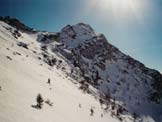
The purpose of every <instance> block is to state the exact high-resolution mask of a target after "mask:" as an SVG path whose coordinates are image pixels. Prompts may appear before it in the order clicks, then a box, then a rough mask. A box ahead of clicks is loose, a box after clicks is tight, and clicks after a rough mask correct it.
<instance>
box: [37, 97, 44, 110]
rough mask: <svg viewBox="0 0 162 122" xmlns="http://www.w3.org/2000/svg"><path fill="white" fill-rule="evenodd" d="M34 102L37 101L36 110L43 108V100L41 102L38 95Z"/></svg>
mask: <svg viewBox="0 0 162 122" xmlns="http://www.w3.org/2000/svg"><path fill="white" fill-rule="evenodd" d="M36 101H37V106H38V108H40V109H41V108H42V106H43V102H44V100H43V98H42V95H41V94H38V95H37V98H36Z"/></svg>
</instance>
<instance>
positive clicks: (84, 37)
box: [60, 23, 97, 48]
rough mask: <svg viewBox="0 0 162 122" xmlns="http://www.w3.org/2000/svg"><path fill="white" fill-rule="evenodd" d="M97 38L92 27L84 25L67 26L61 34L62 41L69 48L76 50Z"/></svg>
mask: <svg viewBox="0 0 162 122" xmlns="http://www.w3.org/2000/svg"><path fill="white" fill-rule="evenodd" d="M96 36H97V34H96V32H95V31H94V30H93V29H92V27H91V26H90V25H88V24H84V23H78V24H76V25H67V26H66V27H64V28H63V29H62V30H61V32H60V40H61V41H62V42H63V43H64V44H65V45H66V46H68V47H69V48H75V47H77V46H79V45H80V44H82V43H84V42H85V41H88V40H90V39H91V38H93V37H96Z"/></svg>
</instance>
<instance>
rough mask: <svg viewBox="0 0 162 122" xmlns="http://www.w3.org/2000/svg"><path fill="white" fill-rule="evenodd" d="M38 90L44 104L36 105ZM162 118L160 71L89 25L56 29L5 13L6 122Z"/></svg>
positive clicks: (0, 70)
mask: <svg viewBox="0 0 162 122" xmlns="http://www.w3.org/2000/svg"><path fill="white" fill-rule="evenodd" d="M48 79H50V83H47V81H48ZM79 89H80V90H79ZM38 93H41V95H42V97H43V99H44V101H45V102H44V103H43V107H42V109H37V108H35V107H34V105H36V101H35V99H36V96H37V94H38ZM48 99H49V100H48ZM47 101H48V102H47ZM49 103H51V104H52V103H53V104H52V106H50V104H49ZM161 118H162V76H161V74H160V73H159V72H158V71H156V70H153V69H149V68H147V67H145V66H144V65H143V64H142V63H140V62H139V61H137V60H135V59H133V58H131V57H130V56H128V55H125V54H123V53H122V52H121V51H120V50H119V49H117V48H116V47H114V46H113V45H111V44H110V43H109V42H108V41H107V40H106V38H105V37H104V35H103V34H98V33H96V32H95V31H94V30H93V29H92V28H91V27H90V26H89V25H86V24H84V23H79V24H76V25H73V26H71V25H68V26H66V27H64V28H63V29H62V30H61V31H60V32H58V33H51V32H45V31H37V30H34V29H31V28H29V27H27V26H25V25H24V24H22V23H21V22H20V21H18V20H17V19H13V18H9V17H1V18H0V121H1V122H54V121H55V122H99V121H101V122H119V121H123V122H133V121H134V122H161V121H162V120H161Z"/></svg>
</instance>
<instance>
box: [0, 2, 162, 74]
mask: <svg viewBox="0 0 162 122" xmlns="http://www.w3.org/2000/svg"><path fill="white" fill-rule="evenodd" d="M0 15H1V16H7V15H9V16H12V17H17V18H18V19H20V20H21V21H22V22H24V23H25V24H27V25H28V26H30V27H33V28H36V29H40V30H47V31H53V32H56V31H59V30H60V29H61V28H62V27H64V26H65V25H67V24H76V23H79V22H84V23H88V24H90V25H91V26H92V27H93V28H94V29H95V30H96V31H98V32H101V33H104V34H105V36H106V37H107V39H108V41H109V42H110V43H112V44H113V45H115V46H116V47H118V48H119V49H120V50H121V51H123V52H124V53H126V54H128V55H130V56H132V57H134V58H136V59H137V60H140V61H141V62H142V63H144V64H145V65H146V66H148V67H151V68H155V69H158V70H159V71H162V0H1V1H0Z"/></svg>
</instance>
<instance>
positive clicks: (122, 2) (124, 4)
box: [91, 0, 142, 17]
mask: <svg viewBox="0 0 162 122" xmlns="http://www.w3.org/2000/svg"><path fill="white" fill-rule="evenodd" d="M91 2H92V5H94V6H96V8H97V9H100V10H103V11H111V12H112V13H113V15H114V16H117V17H119V16H120V17H121V16H122V17H124V16H128V15H129V14H135V15H137V14H138V13H139V12H140V11H139V10H141V8H140V4H141V3H142V2H141V0H91Z"/></svg>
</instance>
